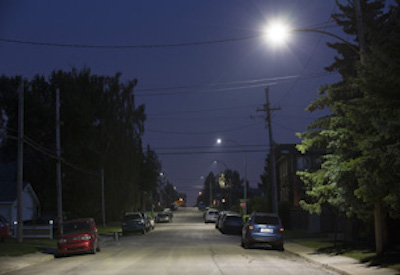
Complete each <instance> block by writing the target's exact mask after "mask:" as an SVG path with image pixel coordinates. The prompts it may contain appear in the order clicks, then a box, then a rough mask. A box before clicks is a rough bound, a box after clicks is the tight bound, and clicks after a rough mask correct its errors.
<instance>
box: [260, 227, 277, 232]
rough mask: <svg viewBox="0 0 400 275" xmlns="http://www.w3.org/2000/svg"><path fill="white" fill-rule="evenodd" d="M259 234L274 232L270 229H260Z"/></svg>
mask: <svg viewBox="0 0 400 275" xmlns="http://www.w3.org/2000/svg"><path fill="white" fill-rule="evenodd" d="M260 232H262V233H272V232H274V230H273V229H271V228H261V229H260Z"/></svg>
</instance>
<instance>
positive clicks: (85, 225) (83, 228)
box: [61, 221, 90, 234]
mask: <svg viewBox="0 0 400 275" xmlns="http://www.w3.org/2000/svg"><path fill="white" fill-rule="evenodd" d="M88 231H90V221H81V222H74V223H65V224H63V225H62V228H61V233H62V234H76V233H84V232H88Z"/></svg>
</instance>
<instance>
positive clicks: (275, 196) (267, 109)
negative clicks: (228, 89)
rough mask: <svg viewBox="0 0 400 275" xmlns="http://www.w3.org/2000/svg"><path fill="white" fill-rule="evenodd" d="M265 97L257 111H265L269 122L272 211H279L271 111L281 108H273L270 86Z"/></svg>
mask: <svg viewBox="0 0 400 275" xmlns="http://www.w3.org/2000/svg"><path fill="white" fill-rule="evenodd" d="M265 98H266V104H265V105H264V108H262V109H259V110H257V111H263V112H265V115H266V116H265V120H266V121H267V124H268V137H269V146H270V159H271V175H270V176H271V177H270V178H271V191H272V212H273V213H276V214H277V213H278V184H277V177H276V159H275V142H274V138H273V134H272V124H271V111H275V110H280V108H271V106H270V102H269V87H267V88H265Z"/></svg>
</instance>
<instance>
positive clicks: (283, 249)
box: [272, 244, 285, 251]
mask: <svg viewBox="0 0 400 275" xmlns="http://www.w3.org/2000/svg"><path fill="white" fill-rule="evenodd" d="M272 248H274V249H277V250H279V251H285V248H284V247H283V244H280V245H276V246H273V247H272Z"/></svg>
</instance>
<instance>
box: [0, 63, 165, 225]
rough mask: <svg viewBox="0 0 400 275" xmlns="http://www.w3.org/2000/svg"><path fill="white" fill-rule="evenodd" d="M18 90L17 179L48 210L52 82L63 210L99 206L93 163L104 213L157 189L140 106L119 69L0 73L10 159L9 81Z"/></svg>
mask: <svg viewBox="0 0 400 275" xmlns="http://www.w3.org/2000/svg"><path fill="white" fill-rule="evenodd" d="M21 83H23V85H24V88H25V89H24V90H25V135H26V136H25V143H27V145H28V146H25V150H24V162H25V168H26V169H25V173H24V174H25V175H24V178H25V180H27V181H29V182H31V183H32V185H33V187H34V189H35V191H36V192H37V193H38V196H39V199H40V201H41V202H42V208H43V209H42V210H43V211H54V210H55V205H56V204H55V200H56V195H55V186H56V184H55V159H54V151H55V123H56V122H55V90H56V89H59V90H60V105H61V106H60V117H61V147H62V160H63V163H62V186H63V209H64V211H65V212H66V214H67V216H68V217H75V216H83V215H85V216H94V217H100V213H101V181H100V175H101V171H102V170H104V177H105V181H104V182H105V198H106V199H105V201H106V212H107V215H106V216H107V217H108V218H110V219H119V218H120V216H121V213H122V212H123V211H131V210H137V209H139V208H140V207H141V205H142V200H143V194H144V193H147V194H149V193H152V192H155V191H156V189H157V184H158V181H157V177H158V175H159V172H160V169H161V164H160V162H159V160H158V158H157V155H156V154H155V152H154V151H152V149H151V148H150V147H147V149H146V150H143V149H142V135H143V133H144V123H145V120H146V115H145V106H144V105H140V106H136V104H135V97H134V87H135V85H136V84H137V80H136V79H134V80H131V81H127V82H126V83H122V82H121V74H119V73H117V74H116V75H115V76H99V75H93V74H91V72H90V70H89V69H87V68H85V69H83V70H81V71H78V70H76V69H72V70H71V71H68V72H67V71H54V72H53V73H52V74H51V75H50V77H49V78H48V79H46V78H45V77H44V76H39V75H37V76H35V77H34V78H33V79H32V80H30V81H29V80H23V79H22V78H21V77H6V76H2V77H1V78H0V110H1V112H2V114H3V115H2V121H1V122H2V123H0V125H2V130H3V131H2V132H3V133H6V134H7V135H6V136H5V137H4V138H3V141H2V144H1V145H2V146H1V152H2V159H3V161H12V160H15V159H16V152H17V151H16V142H15V140H14V139H12V137H13V136H16V135H17V134H16V129H17V120H18V118H17V109H18V106H17V102H18V100H17V87H18V85H20V84H21Z"/></svg>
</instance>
